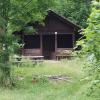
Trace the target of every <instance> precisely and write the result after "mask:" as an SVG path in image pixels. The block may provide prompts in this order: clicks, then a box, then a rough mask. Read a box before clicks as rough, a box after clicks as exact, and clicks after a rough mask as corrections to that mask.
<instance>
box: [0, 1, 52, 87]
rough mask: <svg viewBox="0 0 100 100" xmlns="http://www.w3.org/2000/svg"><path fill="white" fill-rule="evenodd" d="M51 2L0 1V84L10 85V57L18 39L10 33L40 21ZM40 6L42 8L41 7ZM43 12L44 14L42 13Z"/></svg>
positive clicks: (16, 46)
mask: <svg viewBox="0 0 100 100" xmlns="http://www.w3.org/2000/svg"><path fill="white" fill-rule="evenodd" d="M52 2H53V0H50V1H48V0H47V1H46V2H44V0H0V70H1V72H2V75H1V76H0V82H1V83H2V84H3V85H4V86H10V85H12V81H11V63H10V59H9V57H10V55H12V54H13V53H14V50H15V49H16V48H18V46H19V44H18V42H17V41H18V39H16V38H15V37H14V36H13V35H12V33H13V32H14V31H16V30H17V31H19V30H20V29H22V28H23V27H24V26H25V25H26V24H27V23H28V22H30V21H36V20H38V21H42V20H43V18H44V17H45V14H46V10H47V9H48V8H50V7H51V6H52ZM41 5H42V6H41ZM43 12H44V13H43Z"/></svg>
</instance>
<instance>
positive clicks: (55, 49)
mask: <svg viewBox="0 0 100 100" xmlns="http://www.w3.org/2000/svg"><path fill="white" fill-rule="evenodd" d="M56 52H57V32H55V59H57V58H56Z"/></svg>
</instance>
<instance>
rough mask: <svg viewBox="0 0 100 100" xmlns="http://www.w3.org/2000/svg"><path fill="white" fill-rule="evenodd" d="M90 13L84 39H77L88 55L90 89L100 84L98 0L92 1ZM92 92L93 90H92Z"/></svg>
mask: <svg viewBox="0 0 100 100" xmlns="http://www.w3.org/2000/svg"><path fill="white" fill-rule="evenodd" d="M92 7H93V8H92V13H91V14H90V16H89V18H88V21H87V22H88V27H87V28H86V29H85V30H84V32H83V35H84V36H85V39H83V40H81V41H79V44H80V45H82V47H83V49H82V53H83V54H84V55H86V57H89V58H90V59H89V60H88V62H89V65H87V66H88V67H89V73H90V74H89V75H90V76H91V84H92V86H91V89H92V90H95V89H98V88H99V86H100V2H96V1H94V2H93V6H92ZM92 92H93V91H92Z"/></svg>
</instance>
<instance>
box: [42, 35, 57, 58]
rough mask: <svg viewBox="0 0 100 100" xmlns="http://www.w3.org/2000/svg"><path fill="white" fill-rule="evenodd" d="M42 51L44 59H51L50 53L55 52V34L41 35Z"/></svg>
mask: <svg viewBox="0 0 100 100" xmlns="http://www.w3.org/2000/svg"><path fill="white" fill-rule="evenodd" d="M42 46H43V47H42V48H43V49H42V51H43V55H44V58H45V59H51V58H52V54H53V53H54V52H55V35H54V34H52V35H51V34H50V35H43V39H42Z"/></svg>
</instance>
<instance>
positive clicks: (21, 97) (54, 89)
mask: <svg viewBox="0 0 100 100" xmlns="http://www.w3.org/2000/svg"><path fill="white" fill-rule="evenodd" d="M12 75H13V76H14V78H15V79H14V80H15V83H16V86H15V87H14V88H12V89H5V88H0V100H100V98H98V97H95V96H91V97H89V96H87V95H86V93H85V91H87V87H88V86H89V83H88V81H81V80H82V78H83V77H84V75H85V73H84V72H83V62H81V61H80V60H79V59H78V60H70V61H66V60H63V61H60V62H57V61H45V62H43V63H41V64H38V65H35V66H33V65H32V64H25V65H22V66H21V67H16V66H13V68H12ZM45 75H66V76H67V77H69V80H68V81H51V80H48V79H47V78H46V77H45ZM33 78H36V81H34V79H33Z"/></svg>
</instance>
